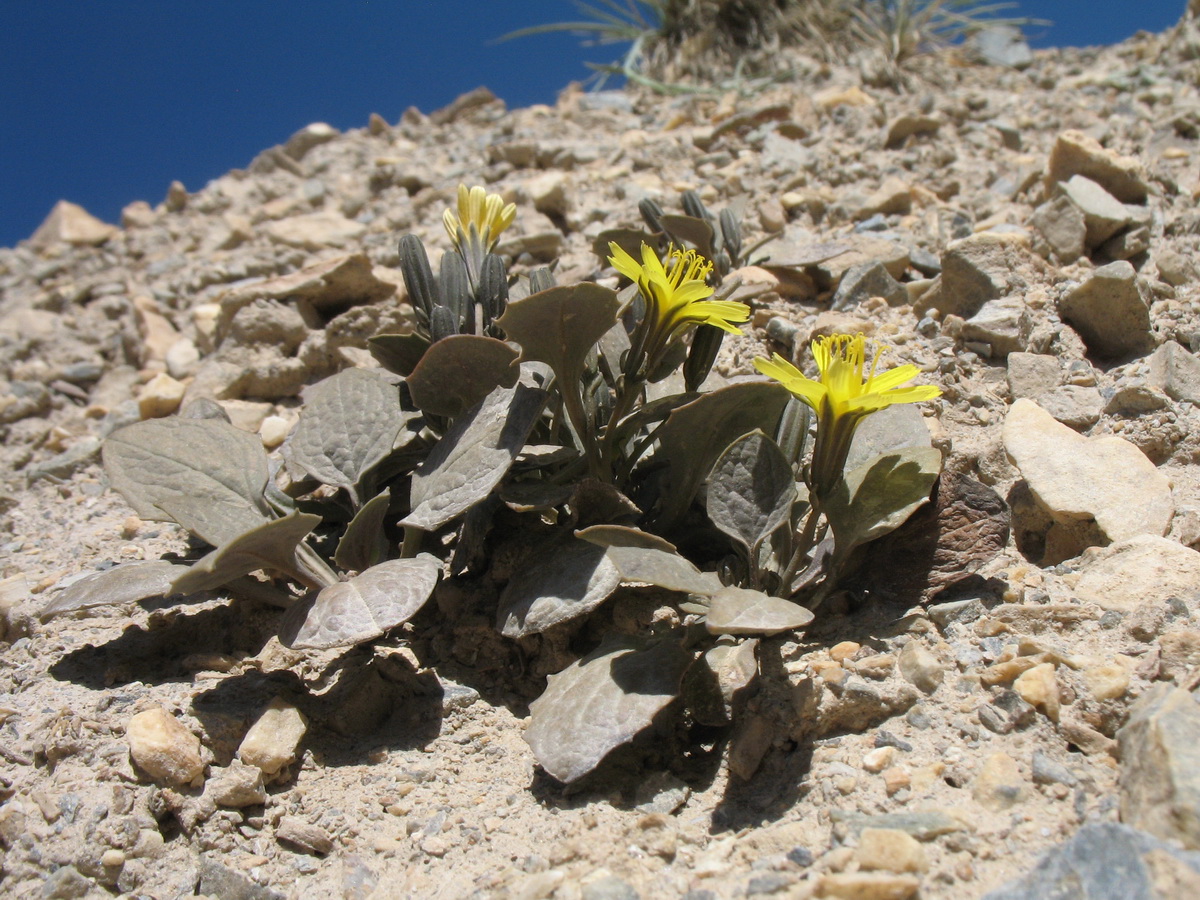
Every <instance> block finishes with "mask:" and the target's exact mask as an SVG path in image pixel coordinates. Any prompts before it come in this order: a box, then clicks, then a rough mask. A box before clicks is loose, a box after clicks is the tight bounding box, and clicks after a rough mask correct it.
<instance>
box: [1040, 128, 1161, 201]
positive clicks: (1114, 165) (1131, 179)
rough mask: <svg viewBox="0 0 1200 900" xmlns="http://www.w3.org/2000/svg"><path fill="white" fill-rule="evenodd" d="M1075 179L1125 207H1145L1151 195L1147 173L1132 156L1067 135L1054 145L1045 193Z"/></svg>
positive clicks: (1090, 139) (1079, 135)
mask: <svg viewBox="0 0 1200 900" xmlns="http://www.w3.org/2000/svg"><path fill="white" fill-rule="evenodd" d="M1073 175H1084V176H1086V177H1088V178H1090V179H1091V180H1092V181H1094V182H1096V183H1097V184H1099V185H1100V186H1101V187H1103V188H1104V189H1105V190H1106V191H1108V192H1109V193H1110V194H1112V195H1113V196H1114V197H1116V198H1117V199H1118V200H1120V201H1121V202H1122V203H1144V202H1145V201H1146V196H1147V194H1148V193H1149V186H1148V184H1147V180H1146V171H1145V169H1144V168H1143V167H1142V164H1141V163H1139V162H1138V161H1137V160H1136V159H1134V158H1133V157H1131V156H1121V155H1119V154H1117V153H1114V152H1113V151H1111V150H1107V149H1105V148H1104V147H1103V146H1101V144H1100V142H1099V141H1097V140H1096V139H1095V138H1093V137H1090V136H1088V135H1086V134H1084V133H1083V132H1082V131H1074V130H1071V131H1064V132H1063V133H1062V134H1060V135H1059V136H1058V139H1057V140H1056V141H1055V142H1054V147H1053V149H1052V150H1051V151H1050V159H1049V160H1048V161H1047V163H1046V193H1047V194H1049V193H1050V192H1051V189H1052V188H1053V186H1054V185H1055V184H1056V183H1058V182H1061V181H1069V180H1070V179H1071V177H1072V176H1073Z"/></svg>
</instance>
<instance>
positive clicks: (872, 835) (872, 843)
mask: <svg viewBox="0 0 1200 900" xmlns="http://www.w3.org/2000/svg"><path fill="white" fill-rule="evenodd" d="M854 859H855V861H856V862H857V863H858V865H859V868H861V869H864V870H866V871H872V870H878V869H883V870H885V871H888V872H924V871H925V870H926V869H928V868H929V860H928V858H926V856H925V849H924V848H923V847H922V846H921V844H920V842H919V841H917V839H916V838H914V837H912V835H909V834H906V833H904V832H903V831H900V830H898V829H895V828H864V829H863V830H862V833H861V834H860V835H859V837H858V847H857V849H855V851H854Z"/></svg>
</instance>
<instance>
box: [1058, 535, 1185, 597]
mask: <svg viewBox="0 0 1200 900" xmlns="http://www.w3.org/2000/svg"><path fill="white" fill-rule="evenodd" d="M1197 584H1200V553H1198V552H1196V551H1195V550H1193V549H1192V548H1190V547H1185V546H1183V545H1182V544H1179V543H1176V542H1175V541H1172V540H1170V539H1168V538H1165V537H1158V536H1156V535H1150V534H1142V535H1136V536H1134V537H1131V538H1128V539H1126V540H1122V541H1117V542H1116V543H1114V544H1111V545H1109V546H1108V547H1104V548H1102V549H1092V550H1089V551H1088V553H1087V555H1085V556H1084V558H1083V564H1082V566H1081V567H1080V572H1079V581H1078V582H1077V583H1076V585H1075V595H1076V596H1077V597H1079V599H1080V600H1083V601H1085V602H1088V603H1095V604H1096V605H1097V606H1099V607H1101V608H1102V609H1112V610H1117V611H1118V612H1131V611H1133V610H1135V609H1138V608H1139V607H1141V606H1144V605H1145V606H1153V605H1156V604H1163V603H1166V602H1167V600H1168V599H1169V598H1171V597H1179V596H1186V595H1187V594H1189V593H1191V592H1193V591H1195V589H1196V585H1197Z"/></svg>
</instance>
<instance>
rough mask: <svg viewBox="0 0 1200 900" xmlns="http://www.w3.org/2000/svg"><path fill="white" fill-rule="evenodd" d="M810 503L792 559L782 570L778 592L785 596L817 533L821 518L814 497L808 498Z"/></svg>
mask: <svg viewBox="0 0 1200 900" xmlns="http://www.w3.org/2000/svg"><path fill="white" fill-rule="evenodd" d="M810 503H811V505H810V506H809V508H808V516H807V517H806V518H805V519H804V528H803V530H802V531H800V532H799V533H798V534H797V535H796V548H795V550H793V551H792V558H791V559H790V560H788V564H787V566H786V567H785V568H784V570H783V581H782V583H781V585H780V590H782V591H783V592H784V594H785V595H790V594H791V593H792V581H793V580H794V579H795V577H796V572H797V571H798V570H799V568H800V563H802V562H803V561H804V560H805V559H807V558H808V551H809V550H811V549H812V547H813V538H814V537H815V536H816V533H817V520H818V519H819V518H820V517H821V510H820V507H819V505H818V502H817V499H816V498H815V497H810Z"/></svg>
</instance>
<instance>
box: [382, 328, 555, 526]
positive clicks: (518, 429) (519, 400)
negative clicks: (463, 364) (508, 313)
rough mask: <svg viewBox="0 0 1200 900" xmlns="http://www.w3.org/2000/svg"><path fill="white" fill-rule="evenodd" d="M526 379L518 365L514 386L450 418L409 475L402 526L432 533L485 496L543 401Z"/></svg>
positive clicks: (538, 390) (517, 448) (543, 395)
mask: <svg viewBox="0 0 1200 900" xmlns="http://www.w3.org/2000/svg"><path fill="white" fill-rule="evenodd" d="M511 308H512V307H511V306H510V307H509V309H511ZM532 380H533V379H532V377H531V376H528V373H527V372H526V371H525V368H524V367H522V379H521V382H520V383H519V384H517V385H516V387H511V388H504V387H501V388H496V390H494V391H492V392H491V393H490V394H489V395H488V396H487V398H486V399H485V400H484V401H483V402H482V403H480V404H479V405H478V406H476V407H475V408H474V409H472V410H471V411H469V412H467V413H464V414H463V415H462V416H460V417H458V418H457V419H455V421H454V424H453V425H452V426H451V427H450V429H449V430H448V431H447V432H446V434H445V435H444V436H443V437H442V439H441V440H440V441H438V443H437V445H436V446H435V447H434V448H433V450H432V451H431V452H430V454H429V456H428V458H426V460H425V462H424V463H422V464H421V466H420V468H418V469H417V471H416V472H414V473H413V477H412V493H411V495H410V500H411V506H412V512H411V513H409V515H408V516H407V517H406V518H405V519H404V520H403V522H402V524H404V525H410V526H414V527H416V528H422V529H424V530H426V531H433V530H434V529H436V528H440V527H441V526H443V525H445V524H446V523H447V522H449V521H450V520H451V519H453V518H455V517H456V516H459V515H461V514H462V513H464V512H466V510H467V509H468V508H469V507H470V506H472V505H473V504H475V503H478V502H479V501H480V500H482V499H483V498H484V497H486V496H487V495H488V494H489V493H491V491H492V488H494V487H495V486H496V485H497V484H499V483H500V481H501V479H503V478H504V476H505V474H506V473H507V472H508V470H509V467H510V466H511V465H512V462H513V460H514V459H516V456H517V454H518V453H519V452H520V450H521V447H522V446H524V444H525V439H526V438H527V437H529V432H530V431H531V430H532V428H533V425H534V423H535V422H536V421H537V418H538V416H539V415H541V412H542V406H543V405H544V404H545V402H546V392H545V391H544V390H542V389H541V388H538V387H533V386H532Z"/></svg>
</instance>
